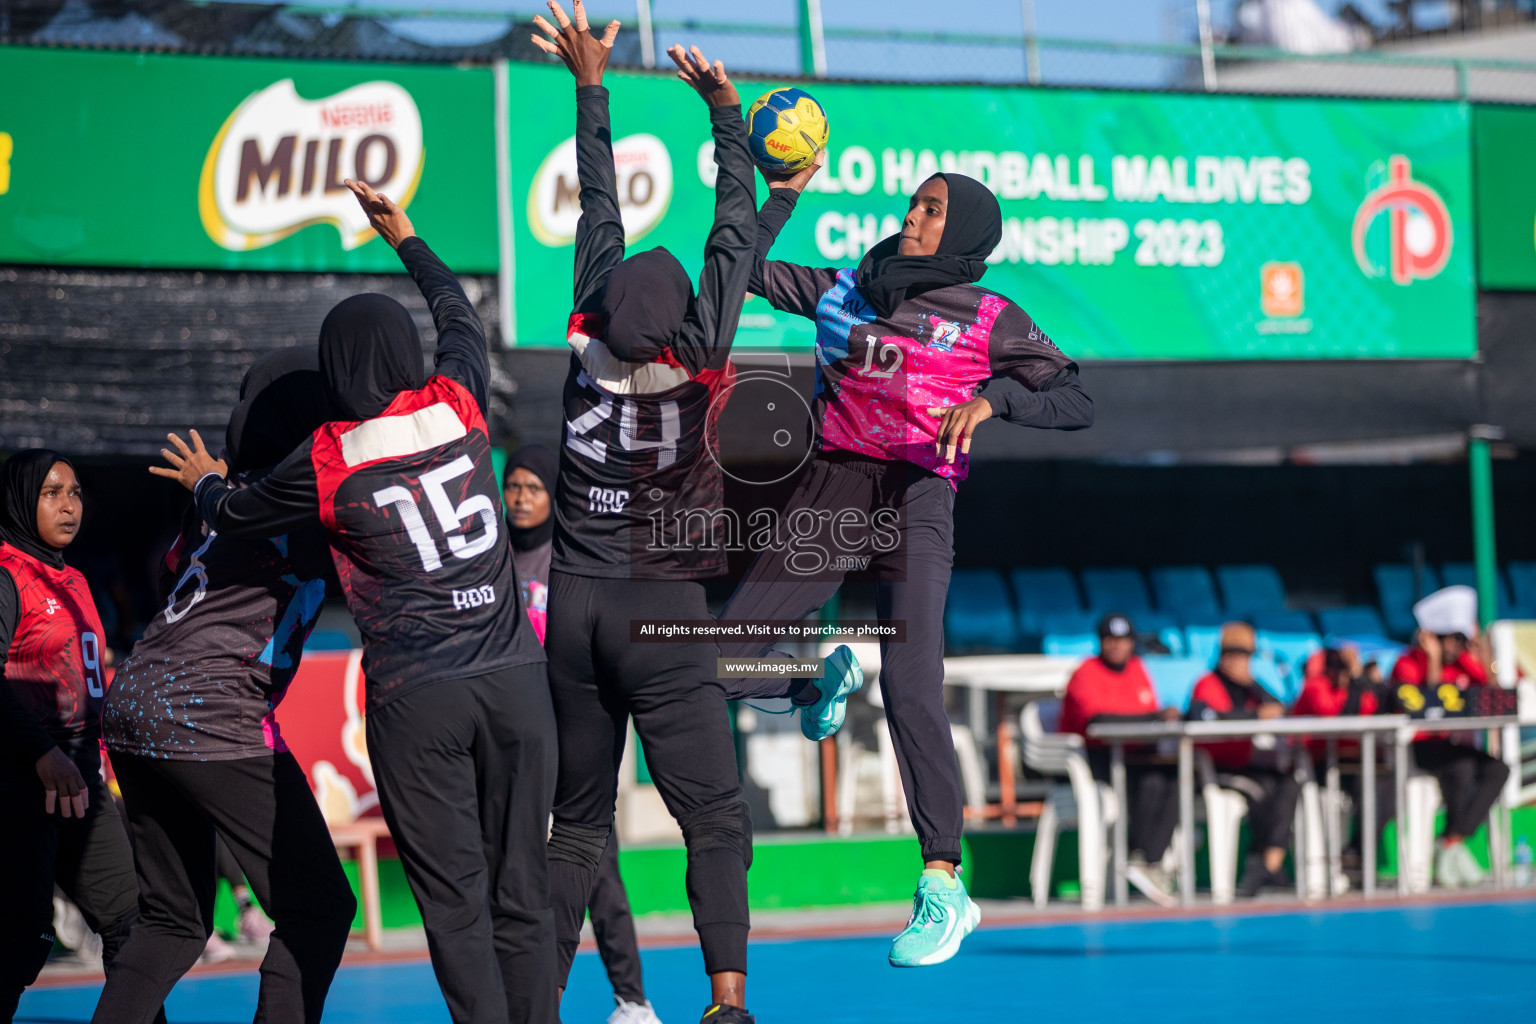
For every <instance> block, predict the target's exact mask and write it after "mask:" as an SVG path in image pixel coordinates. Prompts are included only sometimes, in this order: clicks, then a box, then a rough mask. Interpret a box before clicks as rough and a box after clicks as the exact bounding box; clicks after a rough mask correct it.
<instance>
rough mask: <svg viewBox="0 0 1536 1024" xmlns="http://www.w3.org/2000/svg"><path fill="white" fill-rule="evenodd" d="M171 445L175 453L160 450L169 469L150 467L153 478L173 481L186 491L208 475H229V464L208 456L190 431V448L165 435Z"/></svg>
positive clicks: (197, 437) (173, 436) (175, 437)
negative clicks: (173, 446) (169, 466)
mask: <svg viewBox="0 0 1536 1024" xmlns="http://www.w3.org/2000/svg"><path fill="white" fill-rule="evenodd" d="M165 436H166V437H167V438H169V439H170V442H171V444H173V445H175V446H176V451H174V452H173V451H171V450H170V449H169V448H162V449H160V454H161V455H163V456H164V457H165V461H166V462H169V463H170V464H171V468H170V469H167V468H165V467H164V466H150V467H149V471H150V472H151V473H153V474H155V476H163V477H165V478H166V479H167V480H175V481H176V482H177V483H179V484H181V486H183V487H185V488H186V489H187V490H189V491H190V490H194V489H195V488H196V487H197V482H198V481H199V480H201V479H202V478H203V477H205V476H207V475H208V474H209V473H217V474H219V476H228V475H229V464H228V463H226V462H225V461H224V460H223V459H216V458H214V457H213V456H212V455H209V454H208V449H207V448H205V447H203V439H202V437H200V436H199V435H198V433H197V431H195V430H194V431H192V447H190V448H188V447H187V442H185V441H183V440H182V439H181V438H179V437H177V436H176V435H175V434H167V435H165Z"/></svg>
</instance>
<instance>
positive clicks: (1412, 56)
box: [0, 0, 1536, 104]
mask: <svg viewBox="0 0 1536 1024" xmlns="http://www.w3.org/2000/svg"><path fill="white" fill-rule="evenodd" d="M16 6H17V5H11V4H6V3H4V2H3V0H0V41H3V42H6V43H11V44H35V45H72V46H101V47H114V48H126V49H155V50H162V51H164V50H169V51H176V50H186V51H191V52H204V53H231V54H262V55H266V56H294V57H327V58H339V59H365V60H368V59H373V60H401V59H407V60H425V61H480V60H491V59H495V58H500V57H506V58H510V59H515V60H530V59H532V60H538V59H545V58H544V57H543V55H542V54H541V53H540V52H539V51H538V50H536V49H534V48H533V47H532V46H531V44H530V43H529V42H528V36H529V34H530V32H531V31H532V25H531V15H529V14H526V13H518V14H508V13H506V12H494V11H485V10H444V9H436V8H428V9H423V8H420V7H413V6H409V5H408V4H388V3H385V4H326V3H308V4H302V3H296V4H276V5H266V4H260V5H258V4H223V3H215V4H197V3H192V2H188V3H187V4H185V5H174V4H168V5H163V6H157V7H155V8H153V9H152V10H151V11H150V13H148V14H146V15H137V16H135V17H136V19H137V20H136V21H134V22H133V23H132V26H131V28H130V26H129V24H128V22H127V20H126V19H113V18H111V17H108V16H105V15H104V16H101V17H99V18H96V19H95V20H94V21H92V20H81V19H80V18H79V17H78V16H74V17H72V18H71V17H69V16H67V12H65V11H64V10H63V9H61V11H60V13H59V15H58V16H57V17H55V18H53V19H51V20H49V19H42V20H39V19H37V18H36V17H35V16H34V18H33V20H32V22H30V23H29V22H25V21H23V20H21V19H20V17H19V15H7V13H6V12H7V11H8V10H9V9H12V8H14V7H16ZM605 6H607V7H608V10H605V11H603V12H602V17H601V18H597V17H595V16H594V23H601V22H603V21H606V20H607V19H608V18H610V17H613V16H615V15H616V16H618V17H619V19H620V20H621V21H622V22H624V25H625V28H624V30H623V32H621V34H620V39H619V43H618V45H617V47H616V52H615V55H614V58H615V59H614V63H615V65H618V66H622V65H629V66H635V67H650V66H656V64H657V63H658V58H659V60H660V62H661V63H663V64H665V62H666V57H665V50H666V48H667V47H668V46H670V45H672V44H673V43H683V42H686V43H698V44H699V45H701V46H703V47H704V48H705V49H706V50H707V51H709V52H711V54H712V55H718V56H720V57H721V58H723V59H724V60H725V61H726V62H727V64H728V65H729V66H730V67H732V68H733V70H738V71H741V72H747V73H757V74H764V75H772V76H802V75H804V76H806V77H811V76H812V74H813V73H814V72H815V71H818V70H821V69H823V68H824V69H825V75H826V76H827V77H829V78H833V79H848V80H863V81H909V82H935V83H939V82H987V83H998V84H1003V83H1028V84H1035V85H1043V86H1058V87H1072V86H1078V87H1104V88H1127V89H1146V90H1183V91H1210V92H1237V93H1261V94H1301V95H1330V96H1373V97H1408V98H1421V99H1460V100H1480V101H1491V102H1505V103H1529V104H1536V60H1514V59H1498V58H1488V57H1466V56H1440V55H1429V54H1423V53H1407V52H1402V51H1400V50H1394V49H1378V50H1366V51H1357V52H1353V53H1344V54H1312V55H1302V54H1296V53H1291V52H1287V51H1283V50H1275V49H1266V48H1260V47H1251V46H1235V45H1226V44H1220V43H1216V42H1212V41H1209V37H1208V36H1207V37H1206V39H1207V41H1206V42H1203V43H1200V42H1195V43H1188V44H1159V43H1114V42H1104V41H1098V40H1084V39H1063V38H1054V37H1047V36H1036V35H1034V34H1033V33H1032V32H1025V31H1021V32H1015V33H1012V34H1003V33H968V32H933V31H918V30H907V29H882V28H870V27H863V26H847V25H823V24H822V23H821V21H820V18H819V15H818V14H817V12H819V3H817V0H802V4H801V7H802V20H803V21H804V22H805V24H806V25H807V26H808V27H807V28H806V29H805V30H802V28H801V26H800V25H798V24H794V23H784V22H781V23H743V22H733V21H713V20H696V19H675V18H674V19H668V18H653V17H651V4H650V2H649V0H628V2H627V0H612V2H611V3H610V4H608V5H605ZM183 7H184V8H186V9H187V11H195V12H196V13H197V14H198V15H199V17H191V16H190V15H189V16H187V17H177V16H174V15H175V12H176V11H178V10H180V9H181V8H183ZM73 10H75V11H78V10H79V8H78V7H77V8H73ZM807 12H809V13H807ZM157 19H158V20H157ZM146 24H150V25H153V26H155V28H157V29H159V31H146ZM1027 24H1028V22H1027V21H1026V25H1027ZM365 26H366V28H367V30H366V31H364V30H363V29H364V27H365ZM422 26H430V27H431V28H433V29H438V30H440V29H444V28H445V27H447V28H451V27H452V26H459V27H461V28H462V27H464V26H469V27H471V28H475V29H476V30H477V31H478V32H479V33H480V34H481V35H482V36H486V30H487V29H490V34H489V36H487V37H486V38H483V39H481V40H479V41H476V42H474V43H470V44H460V43H454V42H451V41H437V42H432V41H423V33H422V32H421V27H422ZM498 29H499V30H500V31H497V30H498ZM1504 30H1506V31H1510V32H1522V33H1530V34H1531V35H1532V37H1533V46H1536V22H1531V21H1525V22H1516V23H1514V24H1512V25H1509V26H1505V27H1504ZM808 33H809V34H811V35H814V38H810V39H808ZM429 34H430V33H429ZM439 34H440V35H444V38H446V37H447V35H451V33H449V34H443V33H439ZM1442 38H1450V37H1442ZM1414 45H1416V46H1418V45H1422V44H1421V43H1420V42H1417V41H1416V42H1415V44H1414Z"/></svg>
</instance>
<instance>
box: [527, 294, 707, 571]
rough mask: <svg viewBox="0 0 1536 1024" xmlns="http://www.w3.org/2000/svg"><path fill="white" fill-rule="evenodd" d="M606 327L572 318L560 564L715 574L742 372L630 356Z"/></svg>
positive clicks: (558, 506) (559, 501)
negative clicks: (729, 412) (732, 402)
mask: <svg viewBox="0 0 1536 1024" xmlns="http://www.w3.org/2000/svg"><path fill="white" fill-rule="evenodd" d="M600 328H601V324H600V322H599V319H598V318H597V317H596V316H594V315H590V314H589V315H585V316H573V317H572V318H571V326H570V331H569V339H568V340H569V341H570V344H571V348H572V350H573V356H572V362H571V370H570V373H569V374H567V376H566V380H565V393H564V405H565V443H564V445H563V446H562V447H561V450H560V483H559V486H558V487H557V488H556V490H555V517H556V529H555V550H554V558H553V562H552V565H553V567H554V568H556V569H559V570H560V571H562V572H569V573H575V574H577V575H581V576H614V577H622V578H625V579H659V580H679V579H704V578H708V577H711V576H719V575H720V574H721V573H723V572H724V571H725V549H724V546H723V545H724V542H725V532H724V531H723V530H721V529H719V524H718V523H716V522H715V520H714V518H713V516H714V514H715V513H716V512H718V511H719V510H720V508H721V505H722V501H723V497H722V496H723V480H722V471H721V468H720V464H719V462H718V459H719V440H718V437H717V435H716V432H715V425H716V422H717V420H718V419H719V416H720V411H721V409H722V408H723V407H724V404H725V400H726V397H727V392H728V390H729V388H730V385H731V382H732V380H734V378H735V368H734V367H733V366H732V365H731V363H730V362H729V361H726V362H725V364H724V366H723V367H721V368H719V369H706V370H702V371H700V372H698V373H696V374H694V373H689V371H688V370H687V369H685V368H684V367H682V366H679V365H677V364H676V362H675V361H671V360H668V361H662V362H650V363H626V362H624V361H623V360H620V359H617V358H615V357H614V356H612V355H610V354H609V352H608V349H607V347H606V346H605V345H604V344H603V342H602V339H601V336H600V333H601V330H600Z"/></svg>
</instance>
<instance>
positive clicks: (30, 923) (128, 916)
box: [0, 740, 165, 1024]
mask: <svg viewBox="0 0 1536 1024" xmlns="http://www.w3.org/2000/svg"><path fill="white" fill-rule="evenodd" d="M65 752H66V753H68V754H69V755H70V756H71V758H72V759H73V760H74V762H75V764H76V766H77V767H79V769H80V774H81V775H83V776H85V781H86V785H87V787H88V790H89V794H90V807H89V808H88V809H87V810H86V812H85V817H84V818H63V817H61V816H60V815H59V813H58V811H57V810H55V811H54V813H53V814H44V813H43V784H42V782H40V781H39V780H38V777H37V772H36V770H35V769H34V768H33V766H31V765H22V764H15V763H11V762H4V763H0V822H3V825H0V1022H4V1024H9V1022H10V1020H11V1018H12V1016H13V1015H14V1014H15V1013H16V1004H17V1003H18V1002H19V1001H20V1000H21V993H22V990H24V989H25V988H26V987H27V986H28V985H30V984H32V982H33V981H35V980H36V979H37V975H38V972H39V971H41V970H42V969H43V964H45V963H46V962H47V961H48V954H49V952H50V951H51V950H52V949H53V887H54V885H55V884H57V885H58V887H59V888H60V889H62V890H64V895H66V896H68V897H69V898H70V900H72V901H73V902H74V904H75V905H76V906H77V907H79V908H80V913H81V916H83V917H84V918H85V923H86V924H88V925H89V926H90V928H91V930H92V931H94V932H96V933H97V934H98V935H100V936H101V946H102V950H101V952H102V963H103V966H104V967H105V968H106V971H107V977H108V978H109V979H110V978H112V977H114V976H115V975H116V973H117V962H118V955H119V953H121V951H122V949H123V945H124V943H125V942H126V941H127V939H128V936H129V934H130V929H131V928H132V927H133V926H134V923H135V922H136V921H137V920H138V916H139V910H138V902H139V885H138V882H137V881H136V880H135V878H134V874H133V854H132V853H131V852H130V850H129V847H128V836H127V835H126V834H125V833H124V832H123V822H122V819H121V818H120V817H119V816H118V811H117V804H116V803H114V802H113V800H112V794H111V793H110V792H108V791H107V787H106V784H105V783H103V782H102V780H101V756H100V754H99V752H98V748H97V746H96V741H95V740H88V741H82V742H80V743H77V744H74V745H73V746H72V748H70V749H66V751H65ZM0 756H3V755H0ZM157 1015H158V1019H159V1020H161V1021H164V1020H165V1015H164V1012H163V1011H160V1010H159V1004H158V1003H156V1004H155V1008H154V1009H153V1010H152V1011H151V1013H150V1017H151V1018H153V1017H156V1016H157Z"/></svg>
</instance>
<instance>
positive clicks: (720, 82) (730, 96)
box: [667, 45, 741, 107]
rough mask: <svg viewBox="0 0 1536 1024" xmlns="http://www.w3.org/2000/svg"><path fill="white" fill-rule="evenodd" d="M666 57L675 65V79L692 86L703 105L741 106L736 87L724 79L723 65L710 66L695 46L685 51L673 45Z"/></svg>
mask: <svg viewBox="0 0 1536 1024" xmlns="http://www.w3.org/2000/svg"><path fill="white" fill-rule="evenodd" d="M667 56H669V57H671V58H672V62H673V63H674V64H676V65H677V68H678V71H677V77H678V78H681V79H682V80H683V81H685V82H687V83H688V84H689V85H691V86H693V88H694V89H695V90H696V91H697V92H698V94H699V95H700V96H702V97H704V102H705V103H708V104H709V105H710V106H712V107H729V106H732V105H735V106H741V97H740V96H739V95H737V93H736V86H734V85H732V84H731V80H730V79H729V78H727V77H725V64H723V63H722V62H720V61H718V60H717V61H715V62H714V63H713V64H711V63H710V62H709V58H708V57H705V56H704V52H703V51H702V50H700V49H699V48H698V47H697V46H690V47H689V48H688V49H686V50H685V49H683V48H682V47H681V46H676V45H674V46H671V47H669V48H668V49H667Z"/></svg>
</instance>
